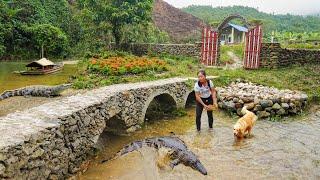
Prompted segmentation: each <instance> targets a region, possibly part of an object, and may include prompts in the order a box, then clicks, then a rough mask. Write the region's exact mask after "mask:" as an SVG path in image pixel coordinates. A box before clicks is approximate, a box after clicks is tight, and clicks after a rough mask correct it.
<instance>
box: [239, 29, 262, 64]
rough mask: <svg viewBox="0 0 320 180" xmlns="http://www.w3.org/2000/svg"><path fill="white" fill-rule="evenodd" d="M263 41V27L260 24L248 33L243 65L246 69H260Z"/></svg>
mask: <svg viewBox="0 0 320 180" xmlns="http://www.w3.org/2000/svg"><path fill="white" fill-rule="evenodd" d="M261 43H262V28H261V26H260V25H258V26H256V27H254V28H252V29H250V30H249V31H248V32H247V33H246V47H245V54H244V61H243V62H244V63H243V66H244V68H246V69H258V68H259V65H260V50H261Z"/></svg>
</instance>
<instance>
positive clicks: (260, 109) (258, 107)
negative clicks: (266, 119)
mask: <svg viewBox="0 0 320 180" xmlns="http://www.w3.org/2000/svg"><path fill="white" fill-rule="evenodd" d="M253 111H254V112H257V111H262V106H261V105H260V104H258V105H256V106H255V107H254V109H253Z"/></svg>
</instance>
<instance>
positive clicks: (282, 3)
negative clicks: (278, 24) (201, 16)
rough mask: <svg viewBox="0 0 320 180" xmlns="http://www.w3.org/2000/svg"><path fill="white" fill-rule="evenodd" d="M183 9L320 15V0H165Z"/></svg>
mask: <svg viewBox="0 0 320 180" xmlns="http://www.w3.org/2000/svg"><path fill="white" fill-rule="evenodd" d="M165 1H166V2H168V3H169V4H171V5H173V6H175V7H178V8H181V7H186V6H189V5H192V4H194V5H212V6H214V7H215V6H230V5H242V6H249V7H254V8H258V9H259V11H263V12H267V13H273V12H274V13H276V14H286V13H290V14H300V15H304V14H312V13H320V0H165Z"/></svg>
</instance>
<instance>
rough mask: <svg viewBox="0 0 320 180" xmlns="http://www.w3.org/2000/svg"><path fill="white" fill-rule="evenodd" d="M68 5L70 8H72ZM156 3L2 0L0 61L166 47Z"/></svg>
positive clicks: (147, 1) (85, 0)
mask: <svg viewBox="0 0 320 180" xmlns="http://www.w3.org/2000/svg"><path fill="white" fill-rule="evenodd" d="M68 2H70V3H68ZM152 6H153V0H141V1H120V0H98V1H95V0H77V1H67V0H55V1H49V0H24V1H20V0H11V1H8V0H0V58H1V59H30V58H36V57H39V52H41V49H42V47H43V48H44V55H45V56H46V57H55V58H65V57H68V56H69V57H70V56H77V55H79V56H82V55H83V54H86V53H87V52H99V51H101V50H103V49H104V48H106V47H107V46H109V45H110V44H111V42H116V44H120V43H122V42H123V43H127V42H166V41H168V39H169V38H168V35H167V34H166V33H163V32H161V31H160V30H159V29H157V28H156V27H154V25H153V24H152V23H151V12H152Z"/></svg>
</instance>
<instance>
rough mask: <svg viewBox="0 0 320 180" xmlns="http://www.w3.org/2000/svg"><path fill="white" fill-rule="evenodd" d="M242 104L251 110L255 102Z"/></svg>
mask: <svg viewBox="0 0 320 180" xmlns="http://www.w3.org/2000/svg"><path fill="white" fill-rule="evenodd" d="M244 106H246V107H247V109H248V110H252V109H253V108H254V106H255V104H254V103H253V102H252V103H248V104H244Z"/></svg>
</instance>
